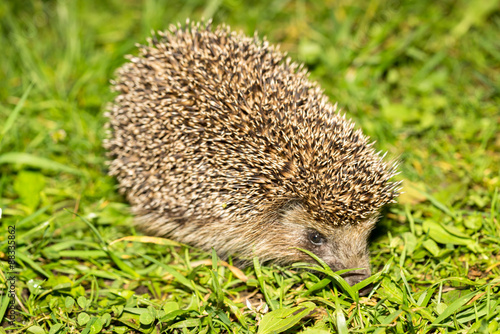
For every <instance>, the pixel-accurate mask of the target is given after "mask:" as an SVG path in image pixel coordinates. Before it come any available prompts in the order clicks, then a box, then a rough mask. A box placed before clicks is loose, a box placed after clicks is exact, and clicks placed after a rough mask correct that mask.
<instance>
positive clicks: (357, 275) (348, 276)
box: [342, 270, 373, 296]
mask: <svg viewBox="0 0 500 334" xmlns="http://www.w3.org/2000/svg"><path fill="white" fill-rule="evenodd" d="M370 275H371V273H370V271H369V270H353V271H349V272H347V273H345V274H343V275H342V277H343V278H344V280H345V281H346V282H347V283H349V285H350V286H353V285H354V284H357V283H359V282H361V281H362V280H364V279H366V278H368V277H370ZM372 289H373V285H372V284H370V285H367V286H365V287H364V288H362V289H361V290H359V295H360V296H366V295H367V294H369V293H370V291H372Z"/></svg>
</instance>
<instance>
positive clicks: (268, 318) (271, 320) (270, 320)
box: [257, 302, 316, 334]
mask: <svg viewBox="0 0 500 334" xmlns="http://www.w3.org/2000/svg"><path fill="white" fill-rule="evenodd" d="M315 307H316V305H315V304H314V303H311V302H305V303H302V304H299V305H298V306H296V307H292V308H281V309H277V310H275V311H271V312H269V313H267V314H266V315H264V317H262V320H261V322H260V325H259V330H258V332H257V333H258V334H267V333H273V332H274V333H281V332H284V331H286V330H287V329H289V328H292V327H293V326H294V325H295V324H296V323H298V322H299V321H300V319H302V318H303V317H305V316H306V315H308V314H309V313H311V312H312V311H313V310H314V308H315Z"/></svg>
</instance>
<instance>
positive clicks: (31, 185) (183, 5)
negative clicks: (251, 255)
mask: <svg viewBox="0 0 500 334" xmlns="http://www.w3.org/2000/svg"><path fill="white" fill-rule="evenodd" d="M499 8H500V3H499V2H498V1H488V2H487V1H479V0H476V1H465V0H461V1H460V0H459V1H440V2H437V1H431V0H422V1H406V2H401V3H400V2H394V1H381V0H371V1H361V0H360V1H354V0H340V1H335V2H334V1H330V2H319V1H318V2H306V1H285V0H283V1H271V2H268V1H261V2H256V3H255V4H253V5H251V6H250V5H243V4H241V3H240V2H236V1H230V0H229V1H216V0H214V1H209V2H208V3H205V2H203V1H198V0H188V1H177V2H173V1H165V0H144V1H142V2H140V1H131V0H127V1H117V0H108V1H96V0H88V1H77V0H75V1H69V0H68V1H65V0H61V1H41V0H33V1H4V2H1V3H0V29H1V33H0V45H2V61H1V62H0V74H1V81H2V84H1V85H0V120H2V121H1V122H0V208H2V217H1V218H0V223H1V225H2V231H3V232H2V233H0V246H1V248H0V250H1V253H0V265H1V266H0V268H1V271H0V287H1V288H2V291H4V292H7V289H8V288H12V287H13V289H14V291H15V295H16V299H15V305H16V308H17V310H18V314H17V316H12V314H11V315H8V314H7V311H8V303H9V295H8V294H6V293H3V294H2V295H1V296H0V298H1V300H0V319H2V325H3V328H0V333H2V332H8V333H51V334H55V333H100V332H101V333H159V332H163V333H212V332H214V333H218V332H220V333H255V332H257V333H273V332H276V333H278V332H284V331H286V332H288V333H299V332H300V333H329V332H338V333H347V332H353V333H384V332H385V333H500V326H499V322H500V316H499V314H500V297H499V296H500V280H499V278H498V277H499V276H500V200H499V198H500V194H499V189H500V167H499V166H500V125H499V124H500V110H499V105H500V66H499V64H500V10H499ZM212 16H213V17H214V22H215V23H216V24H217V23H222V22H226V23H229V24H230V25H231V26H232V27H233V29H236V30H243V31H244V32H246V33H247V34H253V32H254V31H255V30H258V32H259V35H260V36H263V35H266V36H267V37H268V39H269V40H270V41H271V42H273V43H280V44H281V45H282V49H283V50H286V51H288V52H289V54H290V55H291V56H292V57H293V58H294V59H296V60H298V61H301V62H304V63H305V64H306V66H307V67H308V68H309V70H310V71H311V76H312V78H314V79H315V80H318V81H319V82H320V83H321V85H322V87H323V88H324V89H325V91H326V93H327V94H328V95H329V96H330V97H331V100H332V101H339V103H340V105H341V106H342V107H343V109H344V110H345V111H346V112H347V114H348V116H349V117H351V118H353V119H354V120H355V121H356V124H357V125H358V126H359V127H361V128H362V129H363V131H364V132H365V133H367V134H369V135H370V136H371V137H372V138H374V139H376V140H377V147H378V148H379V149H382V150H387V151H388V152H389V153H388V155H389V156H390V157H398V158H399V159H400V160H401V174H400V178H401V179H403V180H404V188H405V189H404V191H405V193H404V194H403V195H402V196H401V198H400V200H399V202H398V204H396V205H393V206H391V207H389V208H387V210H385V212H384V218H383V219H382V220H381V222H380V223H379V225H378V227H377V229H376V230H375V232H374V234H373V236H372V242H371V248H370V250H371V253H372V268H373V272H374V273H375V275H374V276H373V277H372V278H371V280H372V281H373V283H374V287H375V288H374V290H373V292H372V293H371V294H370V295H369V296H368V297H359V296H358V294H357V289H358V288H359V286H358V287H353V288H351V287H348V286H347V287H346V286H345V285H344V284H342V283H343V281H342V280H339V279H338V276H336V275H335V274H333V273H331V272H329V271H328V270H329V269H328V268H321V267H320V266H317V267H315V268H316V269H315V270H312V271H308V270H300V268H299V267H300V265H297V266H292V267H286V268H282V267H276V266H261V265H260V264H259V262H258V260H255V261H254V265H253V266H252V267H250V268H246V269H244V270H243V271H241V270H239V269H238V268H235V267H233V266H231V263H223V262H221V261H219V260H218V259H217V257H216V256H215V255H214V254H206V253H203V252H200V251H198V250H196V249H191V248H189V247H188V246H184V245H177V244H175V243H173V242H170V241H168V240H161V239H149V238H146V237H144V236H141V234H140V233H137V232H136V231H135V229H134V227H133V226H132V225H131V222H132V219H133V217H132V216H131V215H130V214H129V213H127V208H128V205H127V204H126V201H125V200H124V198H122V197H121V196H119V195H118V194H117V192H116V190H115V186H116V183H115V181H114V180H113V179H112V178H110V177H108V176H107V175H106V163H105V160H106V159H105V152H104V150H103V148H102V146H101V143H102V141H103V138H104V137H105V130H104V128H103V125H104V123H105V122H106V120H105V118H104V117H103V110H104V108H105V105H106V103H107V102H109V101H111V100H112V98H113V94H112V93H111V92H110V91H109V85H108V81H109V80H110V79H111V78H112V77H113V72H114V70H115V69H116V68H117V67H119V66H120V64H122V63H123V62H124V61H125V60H124V58H123V56H124V55H125V54H127V53H134V52H136V51H135V47H134V43H136V42H144V41H145V39H146V37H147V36H148V35H149V33H150V31H151V30H152V29H155V30H156V29H165V28H167V27H168V25H169V24H171V23H175V22H178V21H181V22H184V21H185V19H186V18H187V17H190V18H192V19H194V20H199V19H200V18H202V17H212ZM9 226H15V242H16V251H15V256H16V263H15V267H16V268H15V275H14V276H15V279H11V277H12V275H13V274H12V272H11V270H10V269H9V261H8V260H9V257H8V256H9V255H11V253H9V252H8V250H9V249H8V241H9V240H12V239H9V236H10V235H13V234H10V233H9V231H11V229H9ZM91 226H92V227H91ZM124 237H128V238H125V239H120V238H124ZM321 271H323V272H325V273H326V274H324V275H320V274H319V273H320V272H321Z"/></svg>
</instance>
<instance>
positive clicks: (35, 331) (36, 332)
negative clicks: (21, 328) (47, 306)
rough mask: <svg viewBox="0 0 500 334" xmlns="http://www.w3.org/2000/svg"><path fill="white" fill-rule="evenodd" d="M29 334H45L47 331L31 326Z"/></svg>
mask: <svg viewBox="0 0 500 334" xmlns="http://www.w3.org/2000/svg"><path fill="white" fill-rule="evenodd" d="M27 331H28V333H33V334H45V333H46V332H45V330H44V329H43V328H42V327H40V326H31V327H30V328H28V330H27Z"/></svg>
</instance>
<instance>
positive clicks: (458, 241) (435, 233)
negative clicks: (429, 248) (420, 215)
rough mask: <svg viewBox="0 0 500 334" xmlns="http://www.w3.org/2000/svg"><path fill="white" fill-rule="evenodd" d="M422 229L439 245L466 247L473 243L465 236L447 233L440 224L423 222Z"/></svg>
mask: <svg viewBox="0 0 500 334" xmlns="http://www.w3.org/2000/svg"><path fill="white" fill-rule="evenodd" d="M422 229H423V231H424V233H429V236H430V237H431V238H432V239H434V241H436V242H439V243H441V244H453V245H468V244H470V243H473V242H474V241H473V240H472V239H471V238H467V237H465V236H461V237H459V236H456V235H453V234H451V233H449V232H448V231H447V230H446V229H445V228H444V227H443V226H442V225H441V224H438V223H435V222H433V221H431V220H426V221H424V223H423V225H422Z"/></svg>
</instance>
